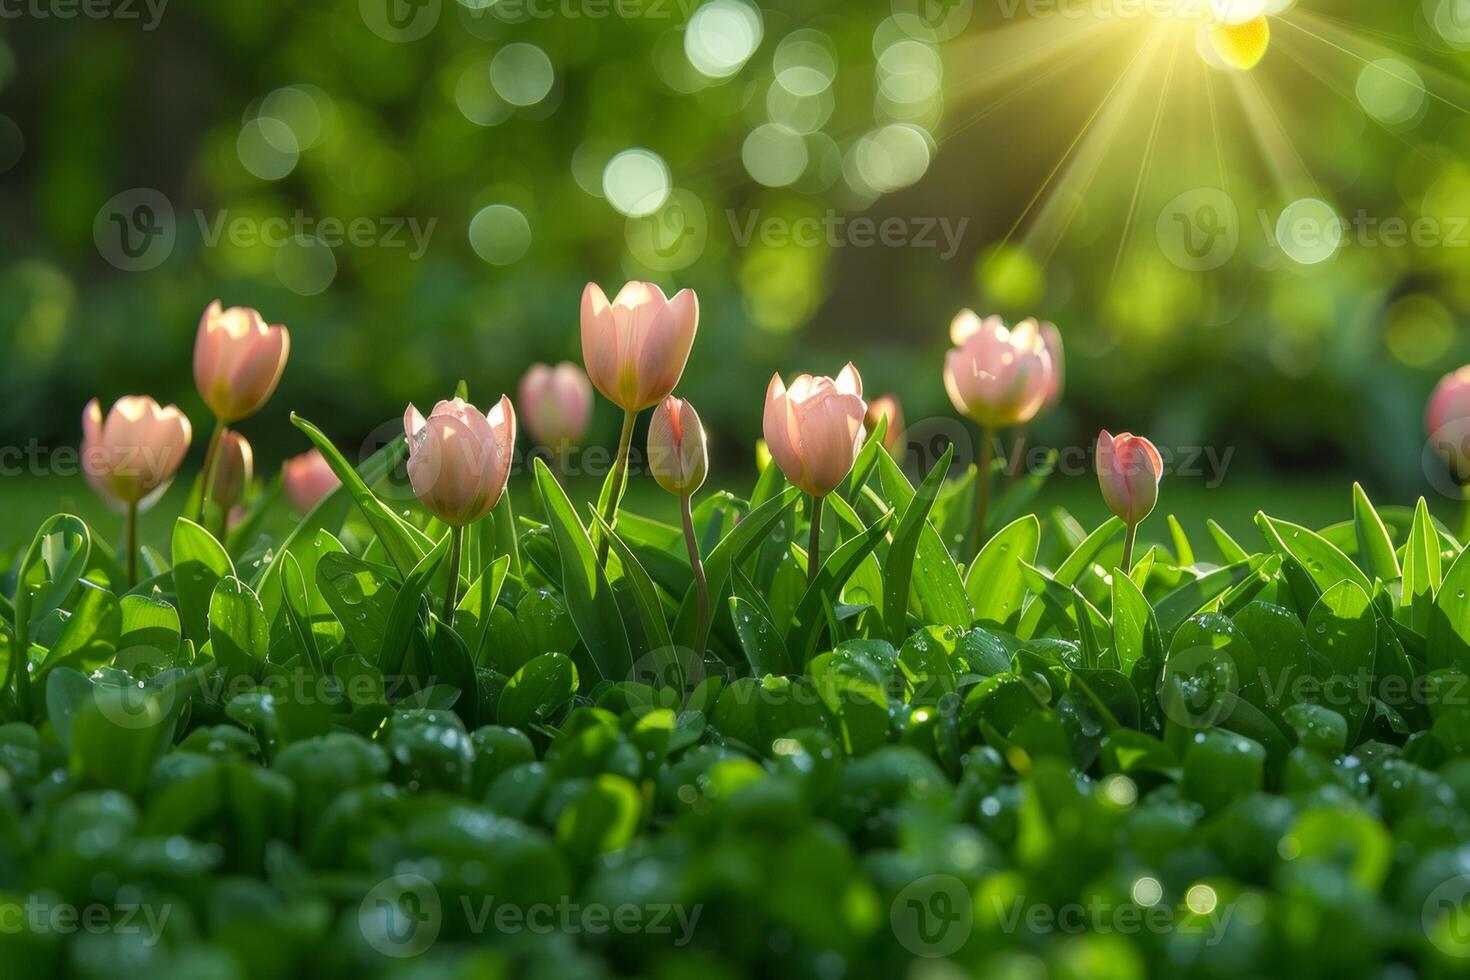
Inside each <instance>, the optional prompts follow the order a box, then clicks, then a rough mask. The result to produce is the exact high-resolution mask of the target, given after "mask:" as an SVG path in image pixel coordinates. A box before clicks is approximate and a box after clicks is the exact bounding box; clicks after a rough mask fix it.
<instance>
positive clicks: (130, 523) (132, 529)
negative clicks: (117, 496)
mask: <svg viewBox="0 0 1470 980" xmlns="http://www.w3.org/2000/svg"><path fill="white" fill-rule="evenodd" d="M123 550H124V551H126V552H127V553H128V557H127V563H128V588H130V589H131V588H132V587H133V586H135V585H137V584H138V502H137V501H136V500H130V501H128V509H127V512H126V514H125V515H124V516H123Z"/></svg>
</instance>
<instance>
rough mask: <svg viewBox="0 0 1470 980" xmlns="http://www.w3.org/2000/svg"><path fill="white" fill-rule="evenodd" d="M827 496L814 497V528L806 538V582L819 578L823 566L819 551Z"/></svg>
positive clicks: (809, 584)
mask: <svg viewBox="0 0 1470 980" xmlns="http://www.w3.org/2000/svg"><path fill="white" fill-rule="evenodd" d="M826 499H827V498H826V497H813V498H812V528H811V534H810V535H809V536H808V537H807V539H806V584H807V585H808V586H811V585H812V583H814V582H815V581H816V580H817V570H818V569H820V568H821V567H822V563H821V562H820V561H818V557H819V555H818V553H819V552H820V551H821V550H822V504H823V502H824V501H825V500H826Z"/></svg>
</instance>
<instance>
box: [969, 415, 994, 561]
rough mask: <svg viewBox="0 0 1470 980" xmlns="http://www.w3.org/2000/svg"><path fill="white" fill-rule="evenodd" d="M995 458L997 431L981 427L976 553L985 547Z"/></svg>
mask: <svg viewBox="0 0 1470 980" xmlns="http://www.w3.org/2000/svg"><path fill="white" fill-rule="evenodd" d="M994 459H995V431H994V430H993V429H991V428H990V426H988V425H985V426H981V427H980V463H979V466H978V467H977V468H976V469H975V549H974V550H975V554H977V555H978V554H980V549H981V548H983V547H985V540H986V539H985V518H986V514H987V512H988V511H989V510H990V483H991V479H990V464H991V463H992V462H993V461H994Z"/></svg>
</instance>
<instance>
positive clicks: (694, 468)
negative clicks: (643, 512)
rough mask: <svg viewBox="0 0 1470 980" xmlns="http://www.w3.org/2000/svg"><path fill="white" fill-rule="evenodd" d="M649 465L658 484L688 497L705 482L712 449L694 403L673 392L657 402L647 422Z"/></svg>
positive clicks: (677, 494) (678, 494)
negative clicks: (705, 438) (706, 444)
mask: <svg viewBox="0 0 1470 980" xmlns="http://www.w3.org/2000/svg"><path fill="white" fill-rule="evenodd" d="M648 468H649V469H650V470H652V471H653V478H654V479H655V480H657V481H658V485H659V486H661V487H663V488H664V489H665V490H667V491H668V492H669V493H672V494H673V495H674V496H676V497H687V496H689V495H690V494H692V493H694V491H696V490H698V489H699V488H700V487H701V486H702V485H703V484H704V478H705V476H706V475H707V474H708V473H709V453H708V451H707V449H706V447H705V441H704V426H702V425H700V422H699V413H698V412H696V411H695V410H694V406H693V405H691V404H689V403H688V402H687V401H685V400H684V399H682V398H675V397H674V396H673V395H670V396H669V397H667V398H665V399H664V400H663V401H661V402H659V403H658V408H655V409H654V410H653V418H652V419H651V420H650V421H649V423H648Z"/></svg>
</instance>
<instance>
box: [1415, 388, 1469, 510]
mask: <svg viewBox="0 0 1470 980" xmlns="http://www.w3.org/2000/svg"><path fill="white" fill-rule="evenodd" d="M1424 431H1425V433H1426V434H1427V435H1428V436H1429V442H1430V445H1432V446H1433V447H1434V450H1435V452H1437V453H1439V455H1440V456H1441V457H1442V458H1443V459H1444V461H1445V463H1446V464H1447V465H1448V466H1449V468H1450V470H1451V471H1452V472H1453V473H1454V474H1455V478H1456V479H1458V480H1461V481H1464V480H1470V364H1467V365H1466V366H1465V367H1462V368H1460V369H1458V370H1456V371H1451V372H1450V373H1449V374H1447V375H1445V376H1444V377H1443V378H1441V379H1440V380H1439V384H1437V385H1435V386H1434V392H1433V394H1431V395H1430V396H1429V404H1428V406H1427V407H1426V408H1425V410H1424Z"/></svg>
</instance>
